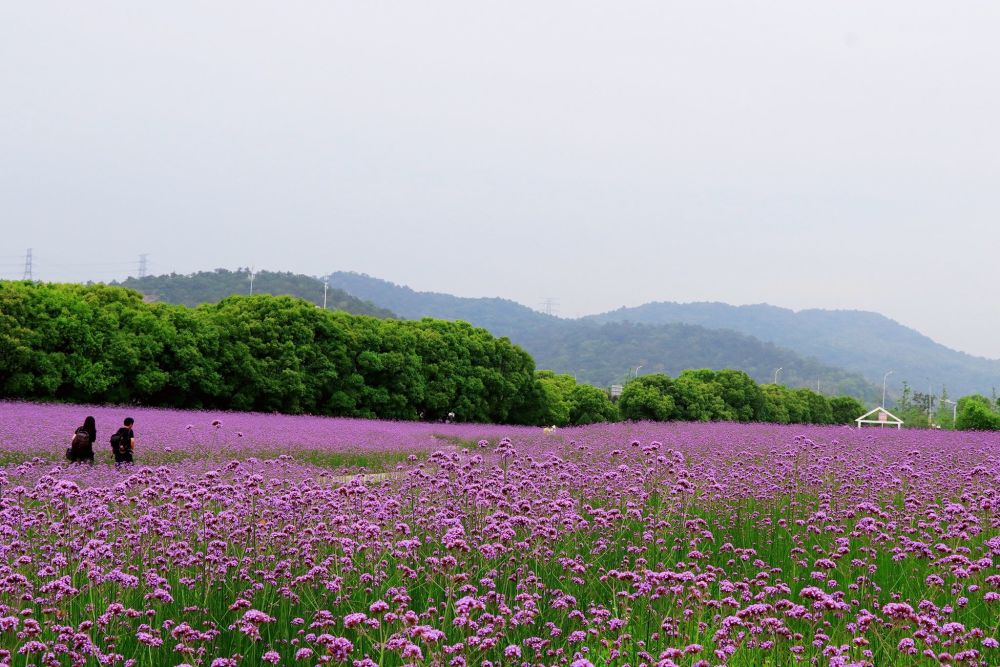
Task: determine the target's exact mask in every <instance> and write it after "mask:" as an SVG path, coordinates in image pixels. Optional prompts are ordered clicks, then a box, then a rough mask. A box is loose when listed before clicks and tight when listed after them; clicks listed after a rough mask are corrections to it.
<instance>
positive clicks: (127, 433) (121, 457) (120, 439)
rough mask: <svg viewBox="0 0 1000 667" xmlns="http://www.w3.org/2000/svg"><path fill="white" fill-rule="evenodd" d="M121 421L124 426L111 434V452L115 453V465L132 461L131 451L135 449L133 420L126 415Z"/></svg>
mask: <svg viewBox="0 0 1000 667" xmlns="http://www.w3.org/2000/svg"><path fill="white" fill-rule="evenodd" d="M123 423H124V426H122V427H121V428H120V429H118V430H117V431H115V434H114V435H113V436H111V452H112V453H113V454H114V455H115V465H116V466H121V465H122V464H123V463H132V451H133V450H134V449H135V432H134V431H133V430H132V425H133V424H134V423H135V420H134V419H132V418H131V417H126V418H125V421H124V422H123Z"/></svg>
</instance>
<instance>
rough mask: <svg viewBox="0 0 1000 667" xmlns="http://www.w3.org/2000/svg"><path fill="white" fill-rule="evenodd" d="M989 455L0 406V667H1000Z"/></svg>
mask: <svg viewBox="0 0 1000 667" xmlns="http://www.w3.org/2000/svg"><path fill="white" fill-rule="evenodd" d="M126 413H127V414H129V415H131V416H133V417H135V419H136V426H135V430H136V437H137V447H136V461H137V463H136V465H134V466H131V467H128V468H125V469H115V468H114V466H113V465H111V464H110V461H111V455H110V447H109V446H108V445H107V440H108V438H109V437H110V435H111V433H112V432H113V430H114V428H116V427H117V425H118V424H119V423H120V420H121V418H122V417H124V416H125V415H126ZM88 414H93V415H94V416H95V417H97V423H98V442H97V445H96V450H97V452H98V456H97V464H96V465H93V466H89V465H86V464H76V465H72V466H70V465H68V464H67V463H66V462H65V461H64V460H63V459H62V456H63V452H64V451H65V448H66V447H67V446H68V441H69V439H70V436H71V433H72V432H73V430H74V429H75V428H76V427H77V426H78V425H79V424H80V423H81V422H82V421H83V417H85V416H86V415H88ZM998 443H1000V440H998V438H997V436H996V435H990V434H982V433H956V432H933V431H917V430H913V431H894V430H865V431H857V430H852V429H848V428H834V427H802V426H795V427H788V426H784V427H783V426H775V425H747V424H689V423H666V424H654V423H638V424H610V425H609V424H602V425H595V426H592V427H582V428H574V429H565V430H557V431H553V432H545V431H543V430H542V429H538V428H520V427H507V426H484V425H454V424H452V425H449V424H417V423H392V422H373V421H361V420H344V419H328V418H313V417H288V416H280V415H261V414H238V413H209V412H204V413H194V412H179V411H168V410H147V409H132V408H129V409H127V410H125V409H114V408H96V407H94V408H88V407H81V406H41V405H32V404H25V403H0V461H2V462H3V466H2V468H0V492H2V498H0V664H10V665H98V664H110V665H170V666H174V665H206V666H213V667H226V666H231V665H261V664H265V665H266V664H285V665H303V666H305V665H310V666H311V665H318V664H345V665H359V666H364V667H371V666H373V665H414V666H417V665H428V666H431V665H493V666H499V665H571V666H572V667H586V666H587V665H629V666H630V667H637V666H639V665H649V666H652V665H658V666H664V667H669V666H671V665H679V666H685V667H693V666H697V667H707V666H708V665H728V666H731V667H736V666H749V665H798V664H802V665H814V664H815V665H936V664H940V663H957V664H966V665H995V664H1000V649H998V644H997V637H998V625H1000V567H998V565H1000V444H998Z"/></svg>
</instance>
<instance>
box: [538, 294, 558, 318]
mask: <svg viewBox="0 0 1000 667" xmlns="http://www.w3.org/2000/svg"><path fill="white" fill-rule="evenodd" d="M542 308H544V309H545V314H546V315H555V314H556V310H558V308H559V299H553V298H552V297H550V296H549V297H545V298H544V299H542Z"/></svg>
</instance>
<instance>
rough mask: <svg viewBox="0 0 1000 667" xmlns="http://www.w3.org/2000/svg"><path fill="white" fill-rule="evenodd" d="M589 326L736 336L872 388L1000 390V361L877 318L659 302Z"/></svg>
mask: <svg viewBox="0 0 1000 667" xmlns="http://www.w3.org/2000/svg"><path fill="white" fill-rule="evenodd" d="M586 319H588V320H590V321H592V322H595V323H607V322H634V323H642V324H647V325H657V324H668V323H671V324H676V323H684V324H696V325H700V326H705V327H710V328H725V329H732V330H734V331H739V332H741V333H744V334H747V335H750V336H754V337H755V338H758V339H760V340H763V341H769V342H772V343H774V344H775V345H781V346H783V347H787V348H790V349H793V350H795V351H796V352H799V353H800V354H804V355H809V356H812V357H815V358H817V359H819V360H820V361H822V362H824V363H827V364H830V365H833V366H837V367H839V368H844V369H846V370H849V371H853V372H856V373H860V374H862V375H865V376H866V377H867V378H868V380H870V381H872V382H877V383H881V381H882V374H883V373H884V372H885V371H888V370H893V371H895V373H894V378H895V381H896V382H897V383H898V382H901V381H903V380H906V381H908V382H909V383H910V384H911V385H914V386H915V388H916V389H917V390H918V391H919V390H924V389H925V388H926V387H927V384H928V382H930V383H931V384H933V385H934V388H935V389H934V391H935V393H936V392H937V391H940V388H941V385H942V384H943V385H945V386H946V387H947V388H948V391H949V393H951V394H952V395H959V396H960V395H963V394H971V393H983V394H986V395H989V394H990V392H991V391H992V389H993V387H995V386H997V385H998V384H1000V361H997V360H993V359H985V358H982V357H974V356H972V355H969V354H965V353H964V352H959V351H957V350H952V349H950V348H948V347H945V346H944V345H941V344H939V343H936V342H934V341H933V340H931V339H930V338H928V337H927V336H924V335H923V334H921V333H919V332H917V331H914V330H913V329H911V328H909V327H906V326H903V325H902V324H899V323H898V322H896V321H894V320H891V319H889V318H888V317H885V316H883V315H880V314H878V313H873V312H866V311H857V310H802V311H798V312H796V311H793V310H788V309H786V308H778V307H776V306H770V305H766V304H759V305H752V306H731V305H728V304H724V303H671V302H657V303H648V304H645V305H642V306H638V307H635V308H621V309H619V310H615V311H611V312H608V313H603V314H601V315H595V316H591V317H589V318H586Z"/></svg>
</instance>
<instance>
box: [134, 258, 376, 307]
mask: <svg viewBox="0 0 1000 667" xmlns="http://www.w3.org/2000/svg"><path fill="white" fill-rule="evenodd" d="M115 284H118V285H121V286H122V287H127V288H130V289H134V290H136V291H138V292H140V293H142V294H143V295H144V296H146V297H147V299H148V300H150V301H162V302H165V303H176V304H180V305H184V306H189V307H194V306H197V305H199V304H202V303H218V302H219V301H222V300H223V299H225V298H226V297H228V296H234V295H241V294H244V295H245V294H248V293H249V292H250V272H249V270H247V269H238V270H236V271H229V270H227V269H216V270H215V271H199V272H198V273H191V274H187V275H181V274H177V273H171V274H167V275H161V276H146V277H144V278H128V279H127V280H125V281H123V282H121V283H115ZM253 291H254V294H272V295H274V296H295V297H299V298H300V299H305V300H306V301H311V302H312V303H314V304H316V305H317V306H321V305H323V282H322V281H321V280H320V279H319V278H313V277H312V276H304V275H301V274H297V273H290V272H276V271H258V272H256V273H255V274H254V281H253ZM326 305H327V308H328V309H329V310H342V311H344V312H346V313H351V314H354V315H372V316H374V317H394V315H393V313H392V312H391V311H389V310H386V309H385V308H379V307H378V306H375V305H374V304H372V303H369V302H367V301H363V300H361V299H358V298H356V297H354V296H351V295H350V294H348V293H347V292H344V291H343V290H339V289H329V290H327V294H326Z"/></svg>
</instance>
